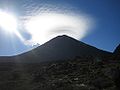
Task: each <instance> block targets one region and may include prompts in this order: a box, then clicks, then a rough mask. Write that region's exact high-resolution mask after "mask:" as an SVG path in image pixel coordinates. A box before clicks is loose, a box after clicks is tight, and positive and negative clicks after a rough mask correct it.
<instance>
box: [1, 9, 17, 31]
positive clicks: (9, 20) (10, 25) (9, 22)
mask: <svg viewBox="0 0 120 90" xmlns="http://www.w3.org/2000/svg"><path fill="white" fill-rule="evenodd" d="M0 27H1V28H3V29H4V30H6V31H8V32H14V31H15V30H16V29H17V20H16V17H15V16H14V15H12V14H8V13H7V12H4V11H2V10H0Z"/></svg>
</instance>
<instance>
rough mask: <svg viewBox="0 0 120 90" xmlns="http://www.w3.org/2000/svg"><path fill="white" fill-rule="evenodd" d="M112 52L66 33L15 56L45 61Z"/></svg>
mask: <svg viewBox="0 0 120 90" xmlns="http://www.w3.org/2000/svg"><path fill="white" fill-rule="evenodd" d="M110 54H111V53H109V52H105V51H102V50H99V49H97V48H95V47H93V46H90V45H87V44H85V43H83V42H80V41H78V40H75V39H73V38H71V37H68V36H66V35H63V36H58V37H55V38H53V39H52V40H50V41H48V42H46V43H45V44H43V45H41V46H39V47H37V48H35V49H33V50H31V51H29V52H26V53H23V54H21V55H17V56H14V57H10V58H15V59H17V60H18V61H20V62H43V61H52V60H64V59H72V58H75V57H77V56H79V57H83V58H85V57H94V58H103V57H106V56H108V55H110Z"/></svg>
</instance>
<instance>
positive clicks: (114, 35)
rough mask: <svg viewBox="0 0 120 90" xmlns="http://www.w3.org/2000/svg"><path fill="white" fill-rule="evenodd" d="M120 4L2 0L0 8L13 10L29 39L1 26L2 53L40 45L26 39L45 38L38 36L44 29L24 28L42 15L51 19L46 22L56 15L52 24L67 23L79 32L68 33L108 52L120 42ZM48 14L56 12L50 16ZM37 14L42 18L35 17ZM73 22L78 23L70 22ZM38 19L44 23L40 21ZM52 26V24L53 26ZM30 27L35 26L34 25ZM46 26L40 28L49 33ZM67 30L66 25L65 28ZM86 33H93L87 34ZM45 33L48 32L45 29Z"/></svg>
mask: <svg viewBox="0 0 120 90" xmlns="http://www.w3.org/2000/svg"><path fill="white" fill-rule="evenodd" d="M119 4H120V1H119V0H0V10H3V11H6V12H8V13H12V14H14V15H15V16H16V17H17V20H18V22H19V24H18V26H19V28H18V30H17V32H19V33H20V35H22V38H24V41H25V42H24V41H22V40H21V38H20V35H18V34H14V33H13V34H9V32H6V31H5V30H4V29H3V28H1V27H0V56H4V55H7V56H9V55H15V54H19V53H23V52H26V51H28V50H30V49H32V48H34V47H36V46H37V45H38V44H34V43H32V44H34V46H33V45H30V43H29V44H26V43H28V42H26V41H31V40H35V41H36V42H38V43H39V40H44V39H41V38H43V37H44V36H43V37H39V38H40V39H39V38H38V36H39V34H40V33H41V32H39V33H38V32H37V29H36V32H33V31H34V30H32V32H29V31H28V30H26V28H24V26H25V25H26V22H29V21H30V19H31V18H32V19H33V21H34V22H35V20H39V19H41V18H42V19H43V21H45V20H46V18H47V20H46V22H51V20H50V19H49V18H53V16H54V17H56V18H53V19H52V20H55V22H54V23H52V24H50V25H52V26H53V25H58V24H60V23H64V25H67V26H70V27H72V28H74V29H76V31H74V30H73V29H72V30H71V31H74V32H75V34H73V33H72V32H71V31H70V30H67V32H65V30H64V32H65V33H67V34H70V33H72V34H70V35H72V36H73V37H75V38H76V39H78V38H79V40H80V41H82V42H85V43H87V44H89V45H92V46H95V47H97V48H99V49H102V50H105V51H109V52H113V51H114V49H115V48H116V47H117V45H119V44H120V12H119V11H120V5H119ZM44 13H54V14H52V17H51V16H49V18H48V16H46V14H45V15H44ZM56 13H59V14H60V15H58V14H56ZM41 14H43V16H42V17H41V16H40V15H41ZM47 15H48V14H47ZM34 16H40V17H38V18H34ZM71 16H72V17H71ZM58 18H59V19H61V20H62V19H64V20H65V21H60V20H59V19H58ZM34 19H35V20H34ZM57 20H59V21H60V23H57ZM87 20H88V21H87ZM70 21H73V22H74V23H69V22H70ZM38 22H39V23H41V22H40V21H38ZM46 22H45V24H46ZM56 23H57V24H56ZM66 23H68V24H66ZM33 24H36V23H32V25H33ZM72 24H74V25H72ZM47 25H49V24H47ZM50 25H49V26H48V27H50V28H51V26H50ZM84 25H86V27H87V28H86V27H84ZM29 26H31V24H30V25H29ZM59 26H60V25H59ZM34 27H39V25H38V26H36V25H35V26H34ZM34 27H33V28H34ZM45 27H47V26H44V27H43V28H41V27H39V28H40V29H46V32H48V31H50V30H47V28H45ZM70 27H69V28H68V27H67V29H70ZM61 28H62V27H61ZM64 29H66V28H65V27H64ZM77 29H79V30H77ZM81 29H82V30H81ZM78 32H80V34H76V33H78ZM86 32H89V33H87V34H86ZM42 33H44V31H42ZM59 33H60V31H59V32H57V34H54V35H59ZM62 33H63V31H62ZM62 33H61V34H62ZM81 33H85V34H84V37H83V36H81V37H79V36H80V35H81ZM43 35H44V34H43ZM45 35H46V34H45ZM33 36H34V37H33ZM31 38H32V39H31ZM45 38H46V37H45ZM46 39H47V38H46ZM49 39H50V38H49ZM23 42H24V43H23Z"/></svg>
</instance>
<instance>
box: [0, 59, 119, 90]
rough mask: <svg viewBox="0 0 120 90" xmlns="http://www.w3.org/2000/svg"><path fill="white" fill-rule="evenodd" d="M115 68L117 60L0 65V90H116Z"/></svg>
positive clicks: (117, 63) (77, 60)
mask: <svg viewBox="0 0 120 90" xmlns="http://www.w3.org/2000/svg"><path fill="white" fill-rule="evenodd" d="M118 68H120V61H113V60H111V61H107V62H104V61H99V60H94V59H90V58H89V59H81V58H76V59H74V60H66V61H60V62H58V61H56V62H49V63H37V64H36V63H34V64H18V63H0V90H117V89H116V82H115V78H116V77H119V76H118V75H116V71H117V69H118ZM118 90H119V89H118Z"/></svg>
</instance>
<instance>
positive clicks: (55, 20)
mask: <svg viewBox="0 0 120 90" xmlns="http://www.w3.org/2000/svg"><path fill="white" fill-rule="evenodd" d="M91 24H92V22H91V19H90V18H88V17H87V16H85V15H83V16H82V15H81V16H77V15H67V14H58V13H46V14H41V15H38V16H32V17H31V18H30V20H28V21H27V23H26V24H25V26H26V30H28V32H29V33H30V34H31V35H32V39H31V40H28V41H27V42H34V43H39V44H40V45H41V44H43V43H45V42H47V41H49V40H50V39H52V38H54V37H56V36H59V35H68V36H70V37H73V38H75V39H77V40H81V39H82V38H83V37H84V36H86V34H87V33H88V32H89V30H90V26H91Z"/></svg>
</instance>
